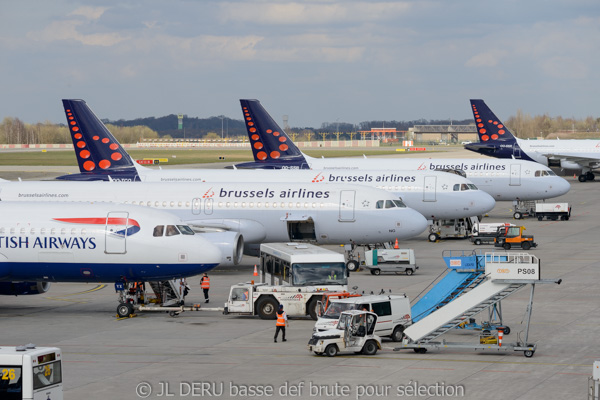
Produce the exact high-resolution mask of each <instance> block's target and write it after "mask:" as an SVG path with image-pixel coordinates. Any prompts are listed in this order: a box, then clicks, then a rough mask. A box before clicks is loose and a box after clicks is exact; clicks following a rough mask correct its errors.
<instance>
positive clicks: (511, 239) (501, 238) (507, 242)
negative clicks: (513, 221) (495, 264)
mask: <svg viewBox="0 0 600 400" xmlns="http://www.w3.org/2000/svg"><path fill="white" fill-rule="evenodd" d="M524 230H525V227H524V226H501V227H499V228H498V231H497V233H496V237H495V238H494V247H503V248H504V250H510V249H511V248H512V247H520V248H522V249H523V250H529V249H530V248H532V247H537V243H535V242H534V241H533V236H527V235H523V231H524Z"/></svg>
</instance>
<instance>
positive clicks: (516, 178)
mask: <svg viewBox="0 0 600 400" xmlns="http://www.w3.org/2000/svg"><path fill="white" fill-rule="evenodd" d="M510 186H521V165H519V164H511V165H510Z"/></svg>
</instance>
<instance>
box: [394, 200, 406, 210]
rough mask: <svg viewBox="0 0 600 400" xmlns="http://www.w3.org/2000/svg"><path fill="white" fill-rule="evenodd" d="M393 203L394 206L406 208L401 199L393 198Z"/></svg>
mask: <svg viewBox="0 0 600 400" xmlns="http://www.w3.org/2000/svg"><path fill="white" fill-rule="evenodd" d="M394 204H395V205H396V207H400V208H406V204H404V203H403V202H402V200H401V199H398V200H394Z"/></svg>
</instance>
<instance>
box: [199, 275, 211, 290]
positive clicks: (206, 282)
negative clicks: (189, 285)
mask: <svg viewBox="0 0 600 400" xmlns="http://www.w3.org/2000/svg"><path fill="white" fill-rule="evenodd" d="M200 287H201V288H202V289H210V278H209V277H208V276H203V277H202V282H200Z"/></svg>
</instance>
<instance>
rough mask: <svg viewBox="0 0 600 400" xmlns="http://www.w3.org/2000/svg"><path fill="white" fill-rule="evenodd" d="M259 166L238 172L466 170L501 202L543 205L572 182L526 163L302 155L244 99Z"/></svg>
mask: <svg viewBox="0 0 600 400" xmlns="http://www.w3.org/2000/svg"><path fill="white" fill-rule="evenodd" d="M240 103H241V105H242V112H243V114H244V120H245V122H246V130H247V131H248V137H249V138H250V144H251V148H252V152H253V154H254V160H255V161H254V162H248V163H242V164H238V165H237V167H238V168H266V169H315V170H330V169H334V170H339V169H356V170H370V169H377V170H388V171H396V170H399V169H400V170H403V171H415V170H416V171H433V170H445V169H455V170H462V171H464V173H465V174H466V178H467V179H468V180H470V181H471V182H473V183H474V184H475V185H476V186H477V187H478V188H479V189H481V190H483V191H485V192H487V193H488V194H490V195H491V196H492V197H493V198H494V199H495V200H496V201H509V200H510V201H512V200H542V199H549V198H552V197H557V196H561V195H563V194H565V193H567V192H568V191H569V189H570V185H569V183H568V182H567V181H566V180H564V179H563V178H561V177H559V176H556V174H554V172H552V170H551V169H550V168H548V167H546V166H543V165H540V164H537V163H534V162H531V161H524V160H499V159H489V160H488V159H462V160H456V159H426V158H402V159H398V158H395V159H389V158H345V157H337V158H313V157H309V156H307V155H305V154H304V153H302V152H301V151H300V150H299V149H298V147H296V145H294V143H293V142H292V141H291V139H290V138H289V137H288V136H287V134H286V133H285V132H284V131H283V130H282V129H281V128H280V127H279V126H278V125H277V123H276V122H275V121H274V120H273V118H271V116H270V115H269V114H268V113H267V111H266V110H265V109H264V108H263V107H262V105H261V104H260V102H259V101H258V100H240Z"/></svg>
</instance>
